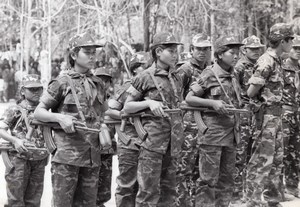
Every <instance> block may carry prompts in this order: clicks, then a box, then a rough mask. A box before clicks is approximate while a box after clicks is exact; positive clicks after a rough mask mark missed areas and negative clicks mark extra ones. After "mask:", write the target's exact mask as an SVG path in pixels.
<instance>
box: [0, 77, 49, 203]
mask: <svg viewBox="0 0 300 207" xmlns="http://www.w3.org/2000/svg"><path fill="white" fill-rule="evenodd" d="M42 92H43V86H42V84H41V82H40V80H39V76H38V75H27V76H24V77H23V80H22V86H21V91H20V93H21V97H22V99H21V100H20V101H19V103H18V104H17V105H13V106H10V107H9V108H8V109H7V110H6V111H5V112H4V114H3V116H2V119H1V122H0V137H1V138H3V139H5V140H7V141H9V142H11V143H12V144H13V146H14V149H15V151H13V150H12V151H8V152H7V153H8V158H9V160H10V162H11V164H12V168H11V169H9V167H7V168H6V171H5V180H6V183H7V184H6V190H7V198H8V204H7V205H5V206H6V207H13V206H33V207H39V206H40V204H41V197H42V194H43V187H44V174H45V166H46V165H47V162H48V159H47V158H48V152H47V150H46V148H45V141H44V137H43V134H42V132H41V130H40V129H39V128H37V129H33V128H31V127H30V125H29V119H28V117H29V116H31V115H32V114H33V111H34V110H35V108H36V106H37V105H38V103H39V99H40V96H41V94H42ZM8 129H9V130H10V131H11V134H9V133H8V132H7V130H8ZM29 144H30V145H31V146H30V147H31V149H28V148H27V147H28V145H29ZM26 146H27V147H26ZM34 148H36V150H34ZM41 148H44V150H41ZM39 149H40V150H39ZM2 153H5V152H2Z"/></svg>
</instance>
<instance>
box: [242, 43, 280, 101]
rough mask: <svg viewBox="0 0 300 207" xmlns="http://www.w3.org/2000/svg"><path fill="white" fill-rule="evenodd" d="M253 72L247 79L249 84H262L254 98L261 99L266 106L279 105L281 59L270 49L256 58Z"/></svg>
mask: <svg viewBox="0 0 300 207" xmlns="http://www.w3.org/2000/svg"><path fill="white" fill-rule="evenodd" d="M254 68H255V72H254V74H253V75H252V76H251V78H250V79H249V82H248V83H249V84H254V85H260V86H262V88H261V90H260V91H259V94H258V95H257V97H256V98H258V99H259V100H263V102H264V103H266V105H267V107H268V106H276V105H281V101H282V96H283V69H282V60H281V58H280V57H278V56H277V54H276V53H275V52H274V51H273V50H272V49H270V48H269V49H267V51H266V52H265V53H264V54H263V55H262V56H261V57H260V58H259V59H258V60H257V63H256V64H255V66H254Z"/></svg>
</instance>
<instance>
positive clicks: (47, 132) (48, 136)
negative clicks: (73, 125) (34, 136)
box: [43, 126, 56, 154]
mask: <svg viewBox="0 0 300 207" xmlns="http://www.w3.org/2000/svg"><path fill="white" fill-rule="evenodd" d="M43 136H44V139H45V143H46V147H47V149H48V151H49V152H50V153H51V154H53V153H54V152H55V150H56V144H55V143H54V140H53V137H52V129H51V128H50V127H48V126H43Z"/></svg>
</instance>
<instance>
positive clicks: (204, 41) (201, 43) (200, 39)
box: [192, 33, 211, 47]
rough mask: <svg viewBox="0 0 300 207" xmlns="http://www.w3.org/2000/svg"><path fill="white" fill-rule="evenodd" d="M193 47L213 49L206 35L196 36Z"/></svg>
mask: <svg viewBox="0 0 300 207" xmlns="http://www.w3.org/2000/svg"><path fill="white" fill-rule="evenodd" d="M192 45H193V46H194V47H211V41H210V37H208V36H207V35H206V34H205V33H202V34H196V35H195V36H194V37H193V39H192Z"/></svg>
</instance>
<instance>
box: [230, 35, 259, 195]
mask: <svg viewBox="0 0 300 207" xmlns="http://www.w3.org/2000/svg"><path fill="white" fill-rule="evenodd" d="M242 43H243V44H244V46H243V47H242V50H241V51H242V53H243V56H242V57H241V59H239V61H238V62H237V64H236V65H235V68H234V70H235V73H236V77H237V79H238V81H239V83H240V86H241V98H242V102H243V105H242V107H243V108H245V109H248V110H250V108H249V97H248V96H247V89H248V86H249V85H248V80H249V79H250V77H251V76H252V74H253V72H254V64H255V63H256V61H257V59H258V58H259V56H260V55H261V52H262V48H263V47H264V45H262V44H261V43H260V39H259V38H258V37H256V36H254V35H252V36H251V37H247V38H246V39H244V40H243V42H242ZM240 118H241V120H240V125H241V141H240V143H239V144H238V145H237V149H236V164H235V168H236V174H235V178H234V185H235V188H234V198H235V199H240V198H241V197H242V196H243V189H244V187H243V184H244V179H245V170H246V164H247V162H248V161H249V156H250V152H251V146H252V140H251V137H252V131H251V126H252V116H251V114H241V115H240Z"/></svg>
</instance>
